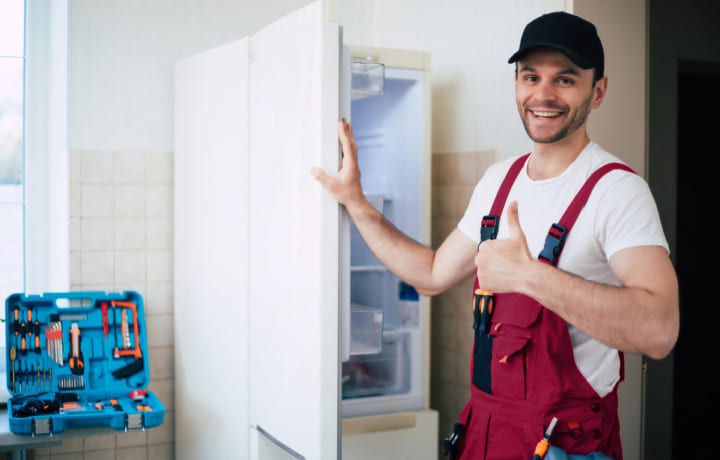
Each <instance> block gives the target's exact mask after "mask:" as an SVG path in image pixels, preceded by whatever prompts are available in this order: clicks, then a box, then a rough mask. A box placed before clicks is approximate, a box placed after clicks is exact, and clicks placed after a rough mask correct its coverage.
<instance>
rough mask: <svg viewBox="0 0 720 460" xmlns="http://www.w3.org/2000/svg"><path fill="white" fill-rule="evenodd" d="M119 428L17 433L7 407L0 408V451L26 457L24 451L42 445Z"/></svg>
mask: <svg viewBox="0 0 720 460" xmlns="http://www.w3.org/2000/svg"><path fill="white" fill-rule="evenodd" d="M114 433H117V430H115V429H113V428H110V427H98V428H73V429H69V430H66V431H64V432H62V433H56V434H53V435H52V436H34V437H33V436H30V435H17V434H14V433H11V432H10V424H9V420H8V413H7V408H6V407H2V408H0V452H10V451H13V452H17V453H18V454H20V455H19V456H18V457H17V458H25V457H24V451H26V450H28V449H38V448H41V447H52V446H59V445H61V444H62V441H63V440H64V439H72V438H80V437H88V436H98V435H103V434H114Z"/></svg>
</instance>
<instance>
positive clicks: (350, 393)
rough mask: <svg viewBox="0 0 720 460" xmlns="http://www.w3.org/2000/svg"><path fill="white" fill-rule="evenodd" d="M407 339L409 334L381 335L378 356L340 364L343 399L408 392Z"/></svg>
mask: <svg viewBox="0 0 720 460" xmlns="http://www.w3.org/2000/svg"><path fill="white" fill-rule="evenodd" d="M409 337H410V336H409V335H408V334H402V335H397V336H390V337H389V336H384V337H383V339H382V342H383V347H382V351H381V352H380V353H376V354H373V355H365V356H351V357H350V360H348V361H346V362H344V363H342V397H343V399H352V398H363V397H370V396H387V395H396V394H403V393H407V392H408V391H410V355H409V349H408V343H407V342H408V340H409Z"/></svg>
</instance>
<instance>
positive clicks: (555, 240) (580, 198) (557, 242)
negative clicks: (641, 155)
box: [538, 163, 637, 266]
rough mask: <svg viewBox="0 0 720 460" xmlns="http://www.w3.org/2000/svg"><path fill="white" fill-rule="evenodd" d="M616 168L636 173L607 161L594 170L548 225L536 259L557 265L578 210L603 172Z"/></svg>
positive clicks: (585, 201)
mask: <svg viewBox="0 0 720 460" xmlns="http://www.w3.org/2000/svg"><path fill="white" fill-rule="evenodd" d="M616 169H620V170H623V171H628V172H631V173H633V174H637V173H636V172H635V171H633V170H632V169H631V168H630V167H628V166H627V165H624V164H622V163H608V164H606V165H603V166H601V167H600V168H598V169H597V170H595V172H593V173H592V174H591V175H590V177H589V178H588V180H587V181H585V184H584V185H583V186H582V188H581V189H580V191H579V192H578V193H577V195H575V198H573V200H572V202H571V203H570V206H568V208H567V209H566V210H565V213H564V214H563V215H562V217H561V218H560V220H559V221H558V222H557V223H554V224H552V225H551V226H550V230H548V234H547V237H546V238H545V247H544V248H543V250H542V251H541V252H540V255H539V256H538V259H539V260H540V261H541V262H544V263H546V264H548V265H552V266H557V264H558V260H559V259H560V254H561V253H562V250H563V247H564V246H565V239H566V238H567V235H568V233H570V230H571V229H572V227H573V225H575V221H576V220H577V218H578V216H579V215H580V211H582V209H583V208H584V207H585V204H586V203H587V201H588V199H589V198H590V194H591V193H592V191H593V189H594V188H595V185H596V184H597V183H598V181H599V180H600V179H602V178H603V176H605V174H607V173H609V172H610V171H614V170H616Z"/></svg>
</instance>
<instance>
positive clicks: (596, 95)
mask: <svg viewBox="0 0 720 460" xmlns="http://www.w3.org/2000/svg"><path fill="white" fill-rule="evenodd" d="M607 85H608V77H607V75H605V76H604V77H602V78H601V79H600V80H598V81H596V82H595V85H594V86H593V98H592V103H591V104H590V107H591V108H593V109H597V108H598V107H600V103H601V102H602V101H603V99H604V98H605V93H606V92H607Z"/></svg>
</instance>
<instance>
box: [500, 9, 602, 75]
mask: <svg viewBox="0 0 720 460" xmlns="http://www.w3.org/2000/svg"><path fill="white" fill-rule="evenodd" d="M538 47H548V48H554V49H556V50H558V51H560V52H562V53H563V54H564V55H566V56H567V57H568V58H570V60H571V61H573V62H574V63H575V64H577V65H578V66H579V67H581V68H583V69H591V68H593V67H594V68H596V69H597V78H602V76H603V75H604V72H605V62H604V61H605V54H604V53H603V47H602V43H601V42H600V37H598V34H597V29H596V28H595V25H594V24H593V23H592V22H589V21H587V20H585V19H583V18H581V17H580V16H575V15H574V14H570V13H565V12H563V11H557V12H554V13H548V14H544V15H542V16H540V17H539V18H536V19H534V20H532V21H531V22H530V23H528V25H527V26H525V30H524V31H523V34H522V38H521V39H520V48H519V49H518V50H517V52H516V53H515V54H513V55H512V56H510V59H509V60H508V63H509V64H511V63H513V62H516V61H518V60H519V59H520V58H521V57H522V55H523V54H524V53H525V52H526V51H528V50H530V49H532V48H538Z"/></svg>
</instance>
